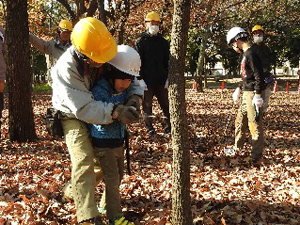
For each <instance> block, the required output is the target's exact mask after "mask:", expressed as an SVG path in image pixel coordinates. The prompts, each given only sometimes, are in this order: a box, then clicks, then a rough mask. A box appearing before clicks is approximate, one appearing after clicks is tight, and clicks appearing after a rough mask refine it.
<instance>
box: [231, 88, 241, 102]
mask: <svg viewBox="0 0 300 225" xmlns="http://www.w3.org/2000/svg"><path fill="white" fill-rule="evenodd" d="M240 94H241V88H239V87H238V88H236V89H235V91H234V92H233V94H232V99H233V102H234V104H237V103H238V102H239V97H240Z"/></svg>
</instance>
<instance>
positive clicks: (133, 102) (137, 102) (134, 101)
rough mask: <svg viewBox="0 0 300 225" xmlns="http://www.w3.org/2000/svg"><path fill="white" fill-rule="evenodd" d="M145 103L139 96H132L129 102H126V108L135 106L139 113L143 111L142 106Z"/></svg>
mask: <svg viewBox="0 0 300 225" xmlns="http://www.w3.org/2000/svg"><path fill="white" fill-rule="evenodd" d="M142 102H143V99H142V97H140V96H138V95H132V96H130V97H129V99H128V101H127V102H126V104H125V105H126V106H133V107H135V108H136V110H137V111H138V112H140V110H141V104H142Z"/></svg>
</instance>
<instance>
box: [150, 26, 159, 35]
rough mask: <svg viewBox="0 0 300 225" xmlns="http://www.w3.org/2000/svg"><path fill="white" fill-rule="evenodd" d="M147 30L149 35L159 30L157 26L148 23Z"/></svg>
mask: <svg viewBox="0 0 300 225" xmlns="http://www.w3.org/2000/svg"><path fill="white" fill-rule="evenodd" d="M148 31H149V33H150V34H151V35H156V34H157V33H158V31H159V26H157V25H151V24H149V25H148Z"/></svg>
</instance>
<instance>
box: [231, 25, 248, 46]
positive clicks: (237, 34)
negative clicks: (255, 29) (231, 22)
mask: <svg viewBox="0 0 300 225" xmlns="http://www.w3.org/2000/svg"><path fill="white" fill-rule="evenodd" d="M242 37H248V33H247V32H246V31H245V30H244V29H243V28H241V27H233V28H231V29H230V30H229V31H228V33H227V36H226V40H227V44H230V43H231V42H232V41H233V39H236V40H237V39H239V38H242Z"/></svg>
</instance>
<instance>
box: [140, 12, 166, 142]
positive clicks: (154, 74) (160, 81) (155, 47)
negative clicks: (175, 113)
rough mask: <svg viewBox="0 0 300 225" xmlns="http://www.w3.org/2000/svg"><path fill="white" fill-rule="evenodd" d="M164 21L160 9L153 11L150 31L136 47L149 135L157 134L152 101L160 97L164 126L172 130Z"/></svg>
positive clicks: (149, 23) (149, 18) (150, 16)
mask: <svg viewBox="0 0 300 225" xmlns="http://www.w3.org/2000/svg"><path fill="white" fill-rule="evenodd" d="M160 24H161V20H160V17H159V15H158V14H157V13H156V12H150V13H148V14H147V16H146V19H145V26H146V29H147V30H146V31H145V32H143V33H142V35H141V37H140V38H139V39H138V40H137V41H136V44H135V45H136V49H137V51H138V53H139V54H140V57H141V62H142V66H141V71H140V76H141V78H142V80H140V84H141V86H142V88H144V90H145V94H144V102H143V111H144V113H145V124H146V127H147V129H148V134H149V137H150V138H152V137H154V135H155V133H156V131H155V129H154V127H153V121H152V102H153V97H154V96H156V98H157V101H158V103H159V105H160V107H161V109H162V111H163V113H164V118H163V119H162V125H163V129H164V135H167V134H169V133H170V131H171V125H170V113H169V99H168V65H169V54H170V51H169V43H168V41H167V40H166V39H165V38H163V36H162V35H161V34H160V33H159V26H160Z"/></svg>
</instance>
